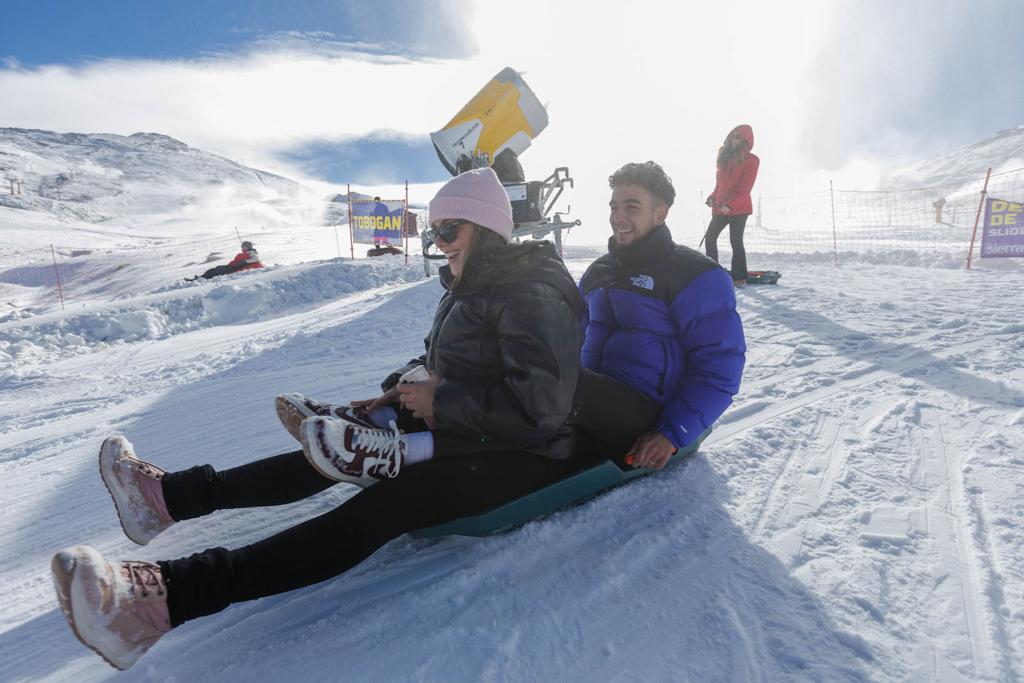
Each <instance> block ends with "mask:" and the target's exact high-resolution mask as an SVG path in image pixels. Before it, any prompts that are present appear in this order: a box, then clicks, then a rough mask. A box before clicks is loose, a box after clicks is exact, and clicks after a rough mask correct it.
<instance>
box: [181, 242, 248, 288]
mask: <svg viewBox="0 0 1024 683" xmlns="http://www.w3.org/2000/svg"><path fill="white" fill-rule="evenodd" d="M262 267H263V263H262V262H261V261H260V254H259V252H258V251H256V247H255V246H253V243H252V242H249V241H248V240H246V241H245V242H242V250H241V251H240V252H238V253H237V254H235V257H234V258H233V259H231V261H230V262H229V263H227V264H225V265H223V266H214V267H213V268H210V269H209V270H207V271H206V272H205V273H203V274H202V275H196V276H195V277H187V278H185V280H186V281H187V282H193V281H195V280H198V279H199V278H203V279H204V280H209V279H211V278H215V277H218V276H220V275H228V274H230V273H237V272H238V271H240V270H249V269H252V268H262Z"/></svg>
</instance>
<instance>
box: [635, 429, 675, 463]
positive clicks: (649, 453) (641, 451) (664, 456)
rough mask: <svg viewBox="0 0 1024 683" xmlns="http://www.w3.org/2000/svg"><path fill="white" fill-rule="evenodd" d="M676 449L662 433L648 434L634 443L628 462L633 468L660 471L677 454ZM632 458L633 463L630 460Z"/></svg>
mask: <svg viewBox="0 0 1024 683" xmlns="http://www.w3.org/2000/svg"><path fill="white" fill-rule="evenodd" d="M676 450H677V449H676V447H675V446H673V445H672V442H671V441H669V440H668V439H667V438H665V435H664V434H662V433H661V432H647V433H646V434H644V435H642V436H641V437H640V438H639V439H637V440H636V441H635V442H634V443H633V447H632V448H630V449H629V455H627V456H626V462H627V463H629V464H630V465H632V466H633V467H653V468H654V469H656V470H660V469H661V468H662V467H664V466H665V463H667V462H668V459H669V458H671V457H672V454H673V453H675V452H676ZM630 457H632V462H630V460H629V458H630Z"/></svg>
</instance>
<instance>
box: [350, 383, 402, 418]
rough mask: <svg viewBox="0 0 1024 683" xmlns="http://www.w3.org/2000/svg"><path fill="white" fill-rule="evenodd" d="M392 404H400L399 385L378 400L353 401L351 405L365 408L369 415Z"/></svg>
mask: <svg viewBox="0 0 1024 683" xmlns="http://www.w3.org/2000/svg"><path fill="white" fill-rule="evenodd" d="M392 403H398V385H397V384H396V385H395V386H393V387H391V388H390V389H388V390H387V391H385V392H384V393H383V394H381V395H380V396H378V397H377V398H365V399H360V400H358V401H352V403H351V405H352V406H353V407H354V408H365V409H366V412H367V413H370V412H373V411H374V410H376V409H377V408H383V407H384V406H386V405H390V404H392Z"/></svg>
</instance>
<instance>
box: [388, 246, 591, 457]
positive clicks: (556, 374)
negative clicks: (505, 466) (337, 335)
mask: <svg viewBox="0 0 1024 683" xmlns="http://www.w3.org/2000/svg"><path fill="white" fill-rule="evenodd" d="M440 278H441V284H442V285H443V286H444V287H445V290H446V291H445V294H444V296H442V297H441V301H440V303H439V304H438V306H437V313H436V314H435V315H434V323H433V325H432V327H431V329H430V334H429V335H428V336H427V338H426V339H425V340H424V343H425V345H426V353H425V354H424V355H423V356H421V357H419V358H416V359H413V360H412V361H410V362H409V364H408V365H406V366H405V367H403V368H401V369H399V370H397V371H396V372H394V373H392V374H391V375H389V376H388V378H387V379H385V380H384V382H383V383H382V385H381V386H382V388H383V389H384V390H385V391H386V390H388V389H390V388H391V387H393V386H394V385H395V383H396V382H397V381H398V378H399V377H400V376H401V375H402V373H404V372H406V371H408V370H410V369H411V368H413V367H414V366H416V365H426V366H427V368H428V369H430V370H436V371H437V372H438V373H439V374H440V375H441V377H442V378H443V379H442V380H441V382H440V384H439V385H438V387H437V390H436V391H435V392H434V418H435V420H436V423H437V430H438V431H439V432H441V433H449V434H453V435H458V436H463V437H472V438H480V439H481V441H488V440H489V441H495V442H501V443H503V444H510V445H512V446H514V447H515V448H516V449H517V450H523V451H527V452H531V453H536V454H538V455H543V456H545V457H549V458H555V459H562V458H567V457H569V456H570V455H571V454H572V448H573V445H574V434H573V430H572V429H571V428H570V427H569V426H567V425H566V418H567V417H568V415H569V413H570V411H571V410H572V406H573V394H574V392H575V389H576V382H577V380H578V378H579V368H580V346H581V344H582V342H583V332H582V329H581V327H580V317H581V315H582V313H583V310H584V304H583V299H582V298H581V297H580V294H579V290H578V289H577V287H576V283H575V282H574V281H573V279H572V276H571V275H570V274H569V271H568V270H566V268H565V265H564V264H563V263H562V260H561V259H560V258H559V257H558V253H557V252H556V251H555V248H554V246H553V245H552V244H551V243H550V242H546V241H544V242H525V243H523V244H518V245H509V246H508V247H504V248H501V249H496V250H494V251H491V252H489V253H487V254H486V255H484V257H483V258H481V259H479V260H476V261H475V262H470V263H467V267H466V270H465V271H464V272H463V276H462V278H461V280H460V281H459V283H458V285H457V286H454V287H453V280H454V278H453V277H452V274H451V272H450V271H449V269H448V267H447V266H444V267H442V268H441V271H440ZM440 455H443V454H440Z"/></svg>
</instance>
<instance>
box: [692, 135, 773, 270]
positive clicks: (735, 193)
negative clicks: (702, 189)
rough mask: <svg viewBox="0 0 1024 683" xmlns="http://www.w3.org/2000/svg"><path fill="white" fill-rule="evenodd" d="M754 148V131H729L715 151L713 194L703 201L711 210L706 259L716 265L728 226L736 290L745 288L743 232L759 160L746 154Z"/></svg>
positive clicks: (745, 256)
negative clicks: (708, 257) (721, 235)
mask: <svg viewBox="0 0 1024 683" xmlns="http://www.w3.org/2000/svg"><path fill="white" fill-rule="evenodd" d="M753 147H754V129H753V128H751V127H750V126H748V125H745V124H744V125H740V126H736V127H735V128H733V129H732V130H731V131H730V132H729V134H728V135H727V136H726V137H725V142H723V143H722V146H721V147H720V148H719V149H718V158H717V159H716V163H715V167H716V172H715V190H714V192H712V193H711V194H710V195H708V198H707V200H706V202H705V203H706V204H707V205H708V206H710V207H711V222H710V223H709V224H708V229H707V232H706V233H705V234H704V240H705V244H704V248H705V251H706V252H707V255H708V256H710V257H711V258H713V259H714V260H715V261H718V236H719V235H720V234H722V230H724V229H725V226H727V225H728V226H729V244H730V245H731V246H732V268H731V270H732V279H733V283H734V284H735V286H737V287H744V286H746V284H747V251H746V248H745V247H744V246H743V231H744V230H745V229H746V226H747V218H748V217H749V216H750V214H752V213H754V205H753V202H752V200H751V198H750V191H751V190H752V189H753V187H754V181H755V180H757V171H758V169H759V168H760V166H761V160H760V159H759V158H758V157H757V156H756V155H754V154H751V153H750V150H751V149H753Z"/></svg>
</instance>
